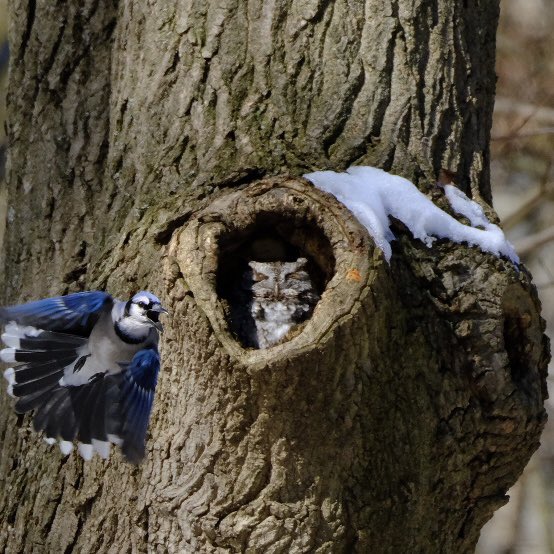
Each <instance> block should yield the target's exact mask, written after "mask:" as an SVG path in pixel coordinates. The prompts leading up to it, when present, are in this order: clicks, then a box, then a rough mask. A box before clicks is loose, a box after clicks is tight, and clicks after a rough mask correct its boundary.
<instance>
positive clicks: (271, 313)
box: [243, 258, 319, 348]
mask: <svg viewBox="0 0 554 554" xmlns="http://www.w3.org/2000/svg"><path fill="white" fill-rule="evenodd" d="M307 263H308V260H306V258H298V259H297V260H296V261H294V262H282V261H275V262H255V261H251V262H249V263H248V266H249V271H247V272H246V274H245V276H244V283H243V286H246V287H248V288H250V291H251V304H250V316H251V318H252V320H253V323H254V324H253V325H251V326H250V333H249V334H251V335H252V336H250V337H248V342H249V343H250V344H251V345H252V346H256V347H258V348H269V347H270V346H273V345H275V344H278V343H279V342H281V341H283V340H285V339H286V338H287V335H289V336H290V334H291V333H292V332H293V331H294V330H295V329H296V328H298V325H299V324H301V323H302V322H303V321H305V320H306V319H308V318H309V317H310V315H311V314H312V311H313V309H314V306H315V305H316V303H317V301H318V300H319V295H318V294H317V292H316V291H315V289H314V286H313V283H312V279H311V277H310V275H309V273H308V271H307V270H306V267H307Z"/></svg>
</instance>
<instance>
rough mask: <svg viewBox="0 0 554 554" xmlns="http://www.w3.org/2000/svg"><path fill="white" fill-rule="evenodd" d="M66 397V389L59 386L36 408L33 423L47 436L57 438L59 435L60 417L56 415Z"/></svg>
mask: <svg viewBox="0 0 554 554" xmlns="http://www.w3.org/2000/svg"><path fill="white" fill-rule="evenodd" d="M66 398H67V390H65V389H63V388H62V387H60V388H58V389H56V390H55V391H54V392H53V394H52V397H51V398H50V400H49V401H48V402H46V403H44V404H43V406H42V407H41V408H39V410H37V413H36V415H35V417H34V420H33V425H34V427H35V429H36V430H37V431H39V430H40V431H44V434H45V435H46V436H47V437H56V438H57V437H58V436H59V435H60V428H61V424H62V419H60V417H57V416H58V410H59V407H60V404H63V403H64V401H65V400H66ZM39 425H40V427H39Z"/></svg>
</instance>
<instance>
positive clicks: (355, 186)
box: [304, 166, 519, 264]
mask: <svg viewBox="0 0 554 554" xmlns="http://www.w3.org/2000/svg"><path fill="white" fill-rule="evenodd" d="M304 177H305V178H306V179H308V180H309V181H311V182H312V183H313V184H314V185H315V186H316V187H317V188H318V189H320V190H323V191H325V192H328V193H330V194H332V195H333V196H335V198H337V200H339V201H340V202H342V203H343V204H344V205H345V206H346V207H347V208H348V209H349V210H350V211H351V212H352V213H353V214H354V215H355V216H356V218H357V219H358V221H359V222H360V223H361V224H362V225H364V227H366V228H367V230H368V232H369V234H370V235H371V236H372V237H373V240H374V241H375V244H376V245H377V246H378V247H379V248H380V249H381V250H382V251H383V253H384V255H385V258H386V260H387V261H390V257H391V254H392V249H391V246H390V243H391V241H392V240H394V238H395V237H394V235H393V233H392V231H391V230H390V221H389V216H393V217H394V218H396V219H398V220H400V221H402V223H404V225H406V227H408V229H410V231H411V232H412V234H413V235H414V237H415V238H416V239H419V240H421V241H423V242H424V243H425V244H426V245H427V246H429V247H430V246H431V245H432V244H433V241H434V240H435V239H436V238H444V239H449V240H451V241H453V242H457V243H462V242H467V243H468V244H470V245H472V246H477V247H478V248H480V249H481V250H483V251H484V252H490V253H492V254H494V255H496V256H501V255H502V256H505V257H507V258H508V259H510V260H511V261H512V262H513V263H515V264H518V263H519V258H518V256H517V254H516V252H515V250H514V247H513V246H512V245H511V244H510V243H509V242H508V241H507V240H506V237H505V236H504V233H503V232H502V229H500V227H498V226H497V225H494V224H493V223H491V222H490V221H489V220H488V219H487V217H486V216H485V214H484V212H483V210H482V208H481V206H479V204H477V203H476V202H474V201H473V200H471V199H469V198H468V197H467V196H466V195H465V194H464V193H463V192H462V191H461V190H459V189H457V188H456V187H454V186H452V185H446V186H445V187H444V190H445V195H446V198H447V199H448V201H449V202H450V205H451V206H452V209H453V210H454V211H455V212H457V213H459V214H461V215H463V216H465V217H467V219H469V221H470V222H471V225H472V226H471V227H470V226H469V225H464V224H463V223H460V222H459V221H457V220H456V219H454V218H453V217H452V216H451V215H449V214H447V213H446V212H445V211H443V210H441V209H440V208H439V207H438V206H435V204H433V202H432V201H431V200H430V199H429V198H427V196H425V195H424V194H423V193H422V192H420V191H419V190H418V189H417V187H416V186H415V185H414V184H413V183H412V182H411V181H408V179H404V178H403V177H400V176H398V175H391V174H390V173H387V172H386V171H383V170H382V169H378V168H376V167H369V166H355V167H350V168H349V169H348V170H347V171H346V173H336V172H335V171H315V172H314V173H307V174H306V175H304ZM476 227H482V229H477V228H476Z"/></svg>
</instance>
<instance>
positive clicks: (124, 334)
mask: <svg viewBox="0 0 554 554" xmlns="http://www.w3.org/2000/svg"><path fill="white" fill-rule="evenodd" d="M114 330H115V334H116V335H117V336H118V337H119V338H120V339H121V340H122V341H123V342H126V343H128V344H140V343H141V342H144V341H145V340H146V339H147V338H148V335H149V334H150V329H149V328H148V329H146V334H145V335H139V336H137V335H135V334H131V333H129V332H128V331H126V330H125V329H124V328H123V327H122V325H121V321H117V322H116V323H115V325H114Z"/></svg>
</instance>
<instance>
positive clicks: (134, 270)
mask: <svg viewBox="0 0 554 554" xmlns="http://www.w3.org/2000/svg"><path fill="white" fill-rule="evenodd" d="M497 15H498V2H496V1H491V0H468V1H465V0H464V2H461V1H456V0H441V1H440V2H439V1H438V0H436V1H434V2H421V1H418V2H410V1H408V0H394V1H387V0H384V1H383V0H382V1H380V2H377V1H375V0H365V1H363V2H362V1H361V2H343V1H339V0H337V1H335V2H323V1H317V0H302V1H298V2H294V1H285V0H272V1H268V2H261V1H260V0H251V1H249V2H239V1H236V0H235V1H227V0H223V1H221V0H209V1H206V2H202V3H197V2H171V0H167V1H165V2H146V1H144V0H143V1H140V0H128V1H127V2H121V3H119V5H118V3H117V2H116V1H115V0H112V1H110V0H91V1H88V0H85V1H83V2H69V1H66V2H62V1H59V0H58V1H54V0H51V1H50V2H48V1H46V0H38V1H37V0H28V1H27V2H25V1H21V0H13V1H12V6H11V26H10V33H11V38H10V40H11V47H12V63H11V78H10V89H9V98H8V100H9V124H8V132H9V140H10V154H9V160H8V185H9V198H8V203H9V208H8V215H7V218H8V225H7V236H6V240H5V245H4V246H5V248H4V250H3V255H2V256H3V257H2V264H3V266H4V300H5V301H6V302H15V301H20V300H24V299H31V298H37V297H41V296H46V295H51V294H57V293H64V292H68V291H73V290H78V289H94V288H105V289H107V290H109V291H110V292H111V293H113V294H114V295H116V296H119V297H121V298H127V297H128V296H129V294H130V293H131V292H133V291H136V290H138V289H139V288H148V289H150V290H152V291H153V292H155V293H156V294H159V295H160V296H161V297H162V299H163V301H164V303H165V304H166V305H167V306H168V307H169V308H170V311H171V319H170V321H169V322H168V324H167V325H166V333H165V334H164V335H163V340H162V345H161V351H162V357H163V370H162V375H161V377H160V382H159V386H158V391H157V397H156V403H155V408H154V413H153V417H152V422H151V426H150V438H149V441H148V445H147V447H148V452H147V459H146V461H145V462H144V463H143V465H141V466H140V467H138V468H134V467H132V466H129V465H127V464H125V463H124V462H123V461H122V458H121V457H120V455H119V454H113V455H112V457H111V459H110V461H109V462H104V461H102V460H100V459H95V460H93V461H92V462H89V463H86V464H85V463H83V462H82V461H81V460H80V459H79V458H78V457H77V456H76V455H75V454H72V455H71V456H69V458H63V457H62V456H61V454H60V453H59V452H58V451H53V450H51V448H50V447H49V446H47V445H46V444H44V443H43V442H42V441H41V440H40V439H39V438H38V437H37V435H36V434H35V433H34V432H32V431H31V429H30V426H29V419H28V418H17V417H16V416H15V415H14V414H13V413H12V410H11V405H10V403H9V402H7V401H6V400H4V403H3V406H4V407H3V409H2V412H1V414H0V438H1V440H2V451H1V453H0V482H1V484H2V486H1V487H0V514H2V517H1V521H0V550H1V551H6V552H25V553H27V552H70V551H72V550H73V551H76V552H154V551H155V552H187V553H188V552H190V553H194V552H206V553H209V552H252V553H257V552H260V553H261V552H264V553H265V552H271V553H279V552H282V553H299V552H321V553H323V552H325V553H327V552H333V553H335V552H337V553H338V552H345V553H346V552H391V553H399V552H410V553H417V552H424V553H429V552H445V553H452V552H472V551H473V549H474V546H475V543H476V541H477V538H478V535H479V531H480V528H481V526H482V525H483V524H484V523H485V522H486V521H487V520H488V519H489V518H490V516H491V515H492V512H493V511H494V510H495V509H496V508H498V507H499V506H500V505H502V504H503V503H505V502H506V496H505V492H506V490H507V489H508V487H509V486H510V485H511V484H513V483H514V481H515V480H516V478H517V477H518V475H519V474H520V473H521V471H522V469H523V467H524V465H525V463H526V462H527V460H528V459H529V457H530V455H531V453H532V452H533V451H534V450H535V449H536V448H537V446H538V444H539V443H538V440H539V434H540V431H541V429H542V426H543V423H544V419H545V413H544V410H543V401H544V399H545V397H546V389H545V372H546V362H547V358H548V346H547V343H546V339H545V337H544V335H543V330H544V324H543V321H542V320H541V318H540V316H539V303H538V300H537V297H536V294H535V291H534V288H533V286H532V285H531V283H530V275H529V274H528V273H527V272H526V270H525V269H524V268H521V269H520V270H518V269H516V268H514V267H513V265H512V264H511V263H510V262H507V261H505V260H501V259H498V258H495V257H494V256H491V255H488V254H484V253H482V252H480V251H479V250H477V249H476V248H469V247H467V246H464V245H455V244H452V243H450V242H448V241H440V242H439V243H438V244H437V245H436V246H434V247H433V248H432V249H429V248H427V247H426V246H424V245H423V244H422V243H420V242H418V241H416V240H414V239H413V238H412V237H411V236H410V235H409V233H407V232H405V231H404V230H403V229H402V227H401V226H400V225H397V228H396V234H397V236H398V240H397V241H395V242H394V243H393V244H394V253H393V257H392V261H391V264H390V265H388V264H387V263H386V262H385V261H384V258H383V256H382V254H381V253H380V251H378V250H377V249H375V247H374V246H373V244H372V242H371V240H370V239H369V237H368V235H367V233H366V232H365V230H364V229H363V228H362V227H361V226H360V225H359V224H358V223H357V222H356V221H355V220H354V218H353V217H352V216H351V215H349V212H348V211H347V210H346V209H345V208H344V207H342V206H341V205H339V204H338V203H337V202H336V201H335V200H334V199H332V198H330V197H329V196H328V195H326V194H324V193H321V192H319V191H317V190H316V189H314V188H313V187H312V186H310V185H309V184H308V183H306V182H305V181H303V180H302V179H299V178H298V176H299V175H301V174H302V173H304V172H306V171H310V170H316V169H325V168H332V169H335V170H341V169H344V168H346V167H348V166H349V165H350V164H368V165H375V166H379V167H382V168H383V169H386V170H389V171H391V172H394V173H398V174H401V175H404V176H406V177H408V178H410V179H412V180H413V181H414V182H416V183H417V184H418V186H419V187H420V189H422V190H424V191H428V192H430V193H431V194H433V196H434V198H435V199H436V201H437V203H439V204H440V205H441V206H442V207H444V206H445V202H444V199H443V198H441V194H440V191H439V190H438V189H433V187H432V184H433V183H434V182H435V177H436V175H437V174H438V171H439V169H440V168H441V167H445V168H447V169H449V170H451V171H454V172H456V173H457V175H458V176H459V178H458V180H459V183H458V185H459V186H460V187H461V188H462V189H463V190H464V191H466V192H467V193H468V194H471V195H472V196H473V198H474V199H476V200H479V201H483V200H482V199H484V200H486V201H488V202H489V203H490V186H489V170H488V165H489V149H488V141H489V130H490V124H491V114H492V105H493V95H494V84H495V75H494V36H495V30H496V21H497ZM290 175H292V176H297V177H296V178H294V177H288V176H290ZM487 209H489V213H491V214H492V215H491V217H493V215H494V214H493V213H492V209H491V208H487ZM268 229H270V230H271V232H272V233H274V234H275V235H278V236H280V237H281V238H282V239H283V240H285V241H286V242H287V243H289V244H290V245H291V247H294V248H295V249H297V250H298V251H299V252H300V253H302V254H303V255H305V256H307V257H308V258H309V259H310V260H311V261H312V262H313V263H314V265H315V266H316V268H317V271H318V272H319V275H320V282H321V284H322V289H325V292H324V293H323V294H322V297H321V300H320V301H319V303H318V305H317V307H316V309H315V311H314V314H313V316H312V317H311V319H310V320H309V321H308V323H307V324H306V326H305V327H304V329H303V331H302V333H300V334H299V335H297V336H296V337H294V338H292V339H291V340H289V341H287V342H284V343H283V344H280V345H278V346H276V347H274V348H270V349H266V350H256V349H248V348H245V347H243V346H242V345H241V344H240V343H239V341H238V340H237V339H236V337H235V335H233V332H232V329H230V326H229V323H228V321H229V318H228V315H227V313H228V309H229V302H230V301H229V298H228V297H227V296H226V292H225V291H228V287H229V283H231V282H233V281H232V279H233V278H235V277H236V275H234V274H233V272H234V271H235V269H236V268H235V267H234V265H233V262H232V260H233V256H235V255H238V254H239V253H240V252H243V251H244V250H245V249H247V248H248V247H249V246H250V245H251V244H252V243H253V242H254V241H255V240H256V239H257V238H258V237H259V236H260V235H261V234H263V233H266V232H268Z"/></svg>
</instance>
